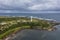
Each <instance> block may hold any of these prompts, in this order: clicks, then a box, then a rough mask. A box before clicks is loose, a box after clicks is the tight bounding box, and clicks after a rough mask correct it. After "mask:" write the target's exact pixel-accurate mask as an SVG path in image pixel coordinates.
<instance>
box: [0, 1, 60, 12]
mask: <svg viewBox="0 0 60 40" xmlns="http://www.w3.org/2000/svg"><path fill="white" fill-rule="evenodd" d="M20 12H36V13H37V12H60V0H0V13H20Z"/></svg>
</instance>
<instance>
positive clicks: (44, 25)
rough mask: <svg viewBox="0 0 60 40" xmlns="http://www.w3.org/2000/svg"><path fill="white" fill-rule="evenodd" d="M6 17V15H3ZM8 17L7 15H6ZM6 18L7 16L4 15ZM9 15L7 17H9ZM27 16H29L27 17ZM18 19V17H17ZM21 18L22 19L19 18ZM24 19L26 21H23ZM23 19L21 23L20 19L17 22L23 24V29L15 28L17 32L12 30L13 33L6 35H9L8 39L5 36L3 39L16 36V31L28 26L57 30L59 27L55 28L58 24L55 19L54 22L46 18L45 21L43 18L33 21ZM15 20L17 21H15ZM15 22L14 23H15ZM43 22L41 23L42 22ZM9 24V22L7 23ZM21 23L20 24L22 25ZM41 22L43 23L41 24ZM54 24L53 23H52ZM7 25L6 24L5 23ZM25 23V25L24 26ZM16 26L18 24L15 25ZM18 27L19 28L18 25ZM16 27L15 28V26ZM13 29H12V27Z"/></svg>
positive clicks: (37, 28) (30, 27) (36, 28)
mask: <svg viewBox="0 0 60 40" xmlns="http://www.w3.org/2000/svg"><path fill="white" fill-rule="evenodd" d="M3 17H4V16H3ZM6 17H7V16H6ZM4 18H5V17H4ZM8 18H9V17H7V19H8ZM26 18H27V17H26ZM17 20H18V19H17ZM19 20H20V19H19ZM23 20H24V21H23ZM23 20H22V22H21V23H20V21H18V22H17V21H16V23H17V24H18V23H20V24H21V25H22V24H23V25H22V26H21V28H22V29H19V30H17V31H16V30H15V32H11V34H9V35H6V36H7V37H6V39H5V38H3V40H4V39H5V40H7V39H9V38H11V37H14V35H16V33H18V32H19V31H21V30H24V29H27V28H29V29H35V30H41V31H42V30H45V31H55V30H56V29H57V28H55V27H54V26H56V25H58V24H57V23H53V22H55V21H53V22H49V21H46V20H43V21H41V19H36V18H35V19H34V21H32V22H28V21H30V19H29V20H25V19H23ZM14 22H15V21H14ZM14 22H13V23H14ZM40 22H41V23H40ZM7 24H8V23H7ZM20 24H19V25H20ZM40 24H41V25H40ZM52 24H53V25H52ZM4 25H5V24H4ZM24 25H25V26H24ZM15 26H16V25H15ZM8 27H9V26H8ZM16 28H17V26H16ZM13 29H14V28H13ZM10 30H11V29H10Z"/></svg>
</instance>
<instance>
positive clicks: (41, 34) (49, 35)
mask: <svg viewBox="0 0 60 40" xmlns="http://www.w3.org/2000/svg"><path fill="white" fill-rule="evenodd" d="M0 16H27V17H29V16H33V17H39V18H45V19H54V20H56V21H59V22H60V13H0ZM54 27H56V28H57V30H55V31H40V30H32V29H25V30H22V31H20V32H18V33H17V34H16V35H15V37H13V38H12V39H11V40H60V25H56V26H54Z"/></svg>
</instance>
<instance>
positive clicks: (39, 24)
mask: <svg viewBox="0 0 60 40" xmlns="http://www.w3.org/2000/svg"><path fill="white" fill-rule="evenodd" d="M59 24H60V23H57V22H55V21H49V20H41V19H37V18H32V17H15V16H14V17H13V16H12V17H10V16H0V40H4V39H5V38H7V37H8V36H10V35H13V34H14V35H15V34H16V33H17V32H18V31H21V30H24V29H36V30H47V31H54V30H55V29H56V28H55V27H54V26H56V25H59Z"/></svg>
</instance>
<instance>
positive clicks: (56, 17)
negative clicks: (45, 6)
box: [0, 13, 60, 21]
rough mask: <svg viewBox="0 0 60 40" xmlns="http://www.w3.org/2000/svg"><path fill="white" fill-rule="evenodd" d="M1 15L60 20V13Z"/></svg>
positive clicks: (3, 14) (5, 14)
mask: <svg viewBox="0 0 60 40" xmlns="http://www.w3.org/2000/svg"><path fill="white" fill-rule="evenodd" d="M0 16H27V17H28V16H33V17H39V18H46V19H54V20H57V21H60V13H35V14H34V13H0Z"/></svg>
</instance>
